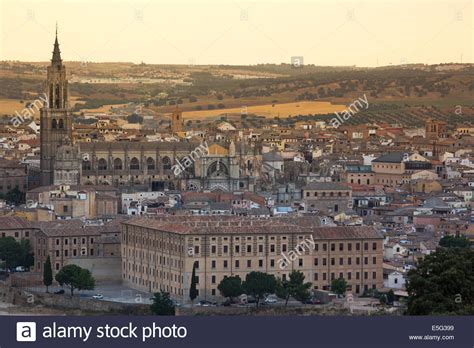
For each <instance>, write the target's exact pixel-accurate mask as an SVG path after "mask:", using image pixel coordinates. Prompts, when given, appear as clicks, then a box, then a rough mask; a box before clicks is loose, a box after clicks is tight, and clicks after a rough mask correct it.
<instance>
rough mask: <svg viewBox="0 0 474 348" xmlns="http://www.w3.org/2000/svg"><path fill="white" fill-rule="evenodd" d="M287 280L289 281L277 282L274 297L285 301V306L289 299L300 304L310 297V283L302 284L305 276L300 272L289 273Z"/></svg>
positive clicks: (279, 280)
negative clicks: (291, 298)
mask: <svg viewBox="0 0 474 348" xmlns="http://www.w3.org/2000/svg"><path fill="white" fill-rule="evenodd" d="M289 278H290V279H289V280H281V279H278V280H277V286H276V295H277V296H278V297H280V298H282V299H284V300H285V306H286V305H287V304H288V300H289V299H290V297H293V298H294V299H295V300H297V301H300V302H304V301H306V300H307V299H308V298H309V297H310V294H309V289H310V288H311V283H309V282H307V283H305V282H304V279H305V276H304V274H303V273H302V272H300V271H293V272H291V273H290V276H289Z"/></svg>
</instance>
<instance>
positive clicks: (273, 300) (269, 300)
mask: <svg viewBox="0 0 474 348" xmlns="http://www.w3.org/2000/svg"><path fill="white" fill-rule="evenodd" d="M263 302H264V303H265V304H272V303H277V299H276V298H275V297H273V296H267V297H266V298H265V300H264V301H263Z"/></svg>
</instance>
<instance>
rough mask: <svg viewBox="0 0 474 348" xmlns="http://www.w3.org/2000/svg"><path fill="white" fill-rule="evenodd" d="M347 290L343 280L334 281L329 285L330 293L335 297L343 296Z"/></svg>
mask: <svg viewBox="0 0 474 348" xmlns="http://www.w3.org/2000/svg"><path fill="white" fill-rule="evenodd" d="M346 289H347V282H346V280H345V279H344V278H337V279H334V280H333V281H332V283H331V291H332V292H334V293H335V294H337V295H343V294H344V293H345V292H346Z"/></svg>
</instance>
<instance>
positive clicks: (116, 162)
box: [114, 158, 123, 170]
mask: <svg viewBox="0 0 474 348" xmlns="http://www.w3.org/2000/svg"><path fill="white" fill-rule="evenodd" d="M114 169H115V170H122V169H123V165H122V160H121V159H120V158H116V159H114Z"/></svg>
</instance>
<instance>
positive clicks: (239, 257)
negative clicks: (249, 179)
mask: <svg viewBox="0 0 474 348" xmlns="http://www.w3.org/2000/svg"><path fill="white" fill-rule="evenodd" d="M318 221H319V220H318V219H315V218H314V217H292V218H282V217H280V218H270V219H268V218H266V219H259V218H254V219H248V218H247V219H242V218H240V217H234V216H227V217H226V216H220V217H218V218H216V217H212V216H189V217H187V218H186V220H182V221H176V219H174V220H173V219H172V218H145V217H137V218H133V219H130V220H127V221H124V222H123V223H122V235H121V238H122V279H123V281H124V283H125V284H126V285H128V286H130V287H132V288H135V289H137V290H143V291H149V292H155V291H159V290H164V291H167V292H170V294H171V296H172V297H174V298H176V299H179V300H180V301H183V302H187V301H189V298H188V294H189V287H190V283H191V275H192V269H193V264H194V263H196V265H197V269H196V276H197V288H198V292H199V295H198V298H199V299H219V298H220V294H219V291H218V289H217V286H218V284H219V282H220V281H221V280H222V279H223V278H224V276H231V275H238V276H240V277H241V278H242V279H245V276H246V274H247V273H249V272H251V271H261V272H267V273H270V274H273V275H275V276H276V277H281V278H283V279H285V278H287V277H288V275H289V274H290V273H291V271H292V270H299V271H301V272H303V273H304V274H305V276H306V280H307V281H310V282H312V285H313V288H314V289H329V287H330V284H331V281H332V280H334V279H336V278H339V277H342V278H344V279H346V281H347V282H348V284H349V287H350V290H352V291H353V292H354V293H356V294H362V293H363V292H364V290H368V289H376V288H381V287H382V286H383V274H382V261H383V245H382V244H383V238H382V235H381V234H380V233H379V232H377V231H376V230H375V229H374V228H373V227H367V226H365V227H320V226H319V223H318ZM309 240H311V241H314V246H313V245H312V244H311V243H310V242H308V241H309ZM304 243H306V245H310V246H311V247H306V246H305V244H304ZM296 250H299V251H300V252H299V255H298V258H297V259H294V260H292V262H289V263H288V265H287V266H286V267H284V268H281V267H280V265H281V264H282V261H281V260H283V259H285V256H286V257H287V258H289V256H288V255H291V253H290V252H291V251H296Z"/></svg>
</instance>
